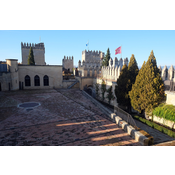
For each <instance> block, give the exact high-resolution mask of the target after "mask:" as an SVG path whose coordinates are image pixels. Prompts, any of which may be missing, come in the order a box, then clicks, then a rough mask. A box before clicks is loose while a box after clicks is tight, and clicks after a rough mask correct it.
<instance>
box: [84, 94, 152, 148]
mask: <svg viewBox="0 0 175 175" xmlns="http://www.w3.org/2000/svg"><path fill="white" fill-rule="evenodd" d="M83 94H84V95H85V96H86V97H87V98H89V99H90V100H91V101H92V103H93V104H95V105H96V106H97V107H98V108H100V109H101V110H102V111H103V112H104V113H105V114H106V115H107V116H108V117H109V118H110V119H112V120H113V122H115V123H116V124H117V125H118V126H119V127H121V128H122V129H123V130H124V131H126V132H127V133H128V134H129V135H130V136H131V137H132V138H134V139H135V140H136V141H138V142H139V143H141V144H142V145H144V146H148V145H149V139H148V138H147V137H146V136H145V135H143V134H142V133H141V132H139V131H137V130H136V129H135V128H133V127H132V126H131V125H129V124H128V123H127V122H126V121H124V120H123V119H122V118H120V117H119V116H117V115H116V114H115V113H113V112H111V111H110V110H108V109H107V108H106V107H104V106H103V105H102V104H101V103H99V102H98V101H97V100H95V99H94V98H93V97H91V96H90V95H89V94H87V93H86V92H85V91H83Z"/></svg>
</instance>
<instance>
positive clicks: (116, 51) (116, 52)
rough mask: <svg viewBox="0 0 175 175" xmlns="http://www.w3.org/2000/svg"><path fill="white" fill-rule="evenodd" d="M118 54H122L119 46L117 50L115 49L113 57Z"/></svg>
mask: <svg viewBox="0 0 175 175" xmlns="http://www.w3.org/2000/svg"><path fill="white" fill-rule="evenodd" d="M119 53H122V48H121V46H120V47H118V48H117V49H115V55H117V54H119Z"/></svg>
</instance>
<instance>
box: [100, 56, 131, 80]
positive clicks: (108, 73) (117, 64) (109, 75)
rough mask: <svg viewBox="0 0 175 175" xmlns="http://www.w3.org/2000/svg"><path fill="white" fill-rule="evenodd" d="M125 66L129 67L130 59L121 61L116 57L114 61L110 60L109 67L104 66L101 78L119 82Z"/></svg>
mask: <svg viewBox="0 0 175 175" xmlns="http://www.w3.org/2000/svg"><path fill="white" fill-rule="evenodd" d="M124 64H126V65H127V66H128V58H125V59H122V58H120V60H119V61H118V59H117V57H115V58H114V60H112V58H110V60H109V66H107V67H105V66H103V67H102V69H101V77H103V78H104V79H108V80H114V81H117V79H118V78H119V76H120V72H121V70H122V67H123V65H124Z"/></svg>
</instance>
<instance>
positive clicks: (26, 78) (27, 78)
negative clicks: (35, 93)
mask: <svg viewBox="0 0 175 175" xmlns="http://www.w3.org/2000/svg"><path fill="white" fill-rule="evenodd" d="M25 86H30V77H29V76H28V75H26V76H25Z"/></svg>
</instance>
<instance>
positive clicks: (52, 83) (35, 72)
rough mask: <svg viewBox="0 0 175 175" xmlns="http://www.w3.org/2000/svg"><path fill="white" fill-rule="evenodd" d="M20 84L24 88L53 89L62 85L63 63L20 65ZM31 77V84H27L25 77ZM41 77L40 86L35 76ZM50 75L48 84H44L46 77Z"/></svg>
mask: <svg viewBox="0 0 175 175" xmlns="http://www.w3.org/2000/svg"><path fill="white" fill-rule="evenodd" d="M18 67H19V84H21V85H22V84H23V88H24V89H51V88H61V87H62V66H61V65H40V66H39V65H38V66H37V65H19V66H18ZM26 76H29V77H30V86H26V83H25V77H26ZM36 76H38V77H39V86H38V85H37V86H36V84H35V77H36ZM45 76H47V77H48V85H44V77H45ZM19 86H20V85H19Z"/></svg>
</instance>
